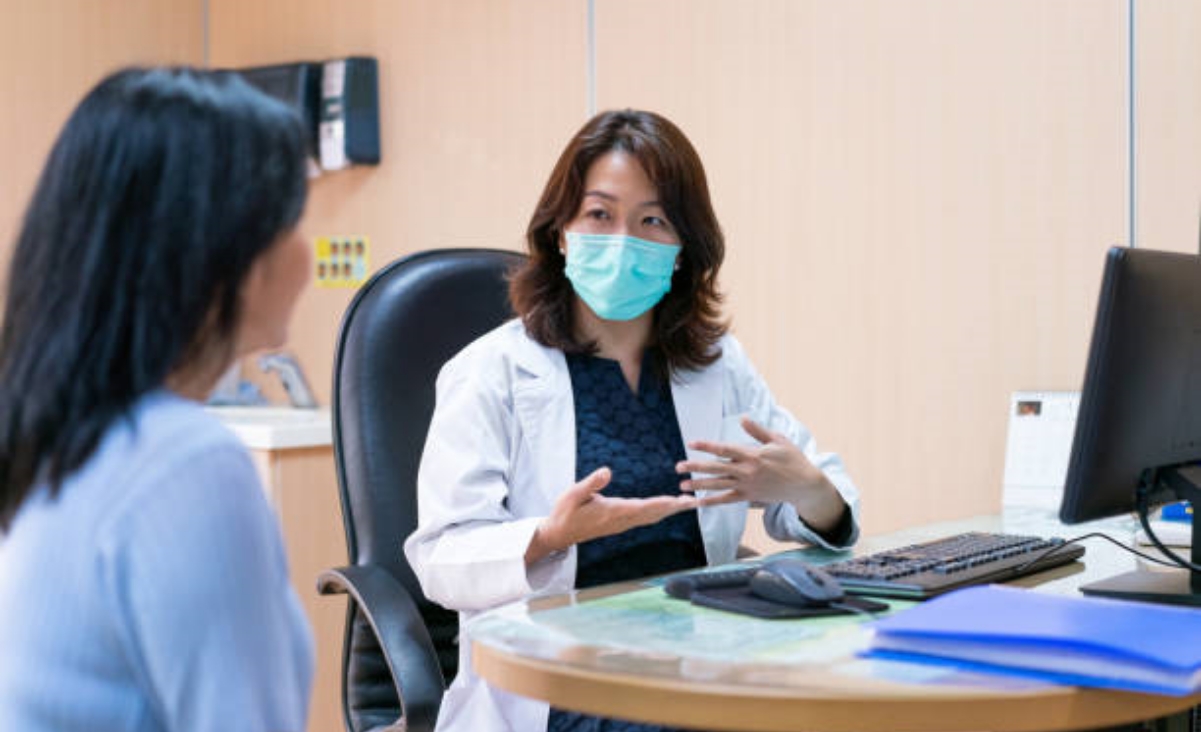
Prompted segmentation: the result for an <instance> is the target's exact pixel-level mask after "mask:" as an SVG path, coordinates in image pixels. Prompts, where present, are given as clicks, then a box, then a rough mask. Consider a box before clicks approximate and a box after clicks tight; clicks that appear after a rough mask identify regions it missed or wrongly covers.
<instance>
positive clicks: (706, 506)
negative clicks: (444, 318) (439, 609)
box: [405, 110, 858, 732]
mask: <svg viewBox="0 0 1201 732" xmlns="http://www.w3.org/2000/svg"><path fill="white" fill-rule="evenodd" d="M526 237H527V241H528V245H529V253H530V258H529V260H528V262H527V263H526V264H525V265H524V266H523V267H522V268H521V269H520V270H519V271H517V272H516V273H515V274H514V276H513V280H512V283H511V288H510V298H511V300H512V303H513V306H514V310H515V311H516V312H517V314H518V315H519V316H520V318H519V319H517V320H513V321H510V322H509V323H507V324H505V325H503V326H501V327H500V328H497V329H496V330H494V331H492V332H491V333H488V334H487V335H485V336H483V337H482V338H480V339H479V340H477V341H476V342H474V343H472V344H471V345H469V346H468V347H467V348H465V349H464V350H463V351H462V352H461V353H459V354H458V355H457V356H455V358H453V359H451V361H449V362H448V363H447V364H446V366H445V367H444V368H443V369H442V372H441V374H440V375H439V378H438V384H437V406H436V408H435V410H434V416H433V421H432V423H431V425H430V431H429V437H428V440H427V443H426V446H425V452H424V455H423V458H422V463H421V469H420V473H419V477H418V501H419V514H420V519H419V525H418V528H417V530H416V531H415V532H414V533H413V534H412V535H411V536H410V537H409V538H408V540H407V541H406V543H405V552H406V554H407V556H408V559H409V562H410V563H411V565H412V566H413V569H414V570H415V571H416V573H417V576H418V578H419V579H420V581H421V585H422V588H423V589H424V591H425V594H426V595H427V596H428V597H429V598H430V599H431V600H433V601H434V602H437V603H439V604H441V605H444V606H446V607H448V608H452V609H456V610H459V611H460V612H461V620H462V621H466V620H468V619H469V618H471V617H472V616H473V615H474V614H475V613H476V612H478V611H481V610H485V609H487V608H492V607H495V606H497V605H500V604H502V603H506V602H510V601H513V600H517V599H520V598H522V597H525V596H527V595H530V594H532V593H554V592H566V591H569V590H572V589H577V588H584V587H589V586H593V585H598V584H604V583H607V582H615V581H619V580H629V579H635V578H639V577H645V576H649V575H652V574H660V573H664V572H670V571H675V570H682V569H689V568H692V567H698V566H703V565H705V564H711V565H714V564H722V563H725V562H730V561H732V560H733V559H734V557H735V551H736V549H737V547H738V542H739V539H740V537H741V535H742V530H743V526H744V524H745V520H746V513H747V505H748V503H749V502H755V503H757V504H762V505H764V506H765V508H766V510H765V512H764V523H765V526H766V529H767V531H768V533H769V535H771V536H772V537H773V538H776V539H779V540H796V541H803V542H810V543H814V544H818V545H821V546H825V547H845V546H848V545H850V544H851V543H853V542H854V541H855V538H856V536H857V534H858V522H857V515H858V492H857V490H856V489H855V486H854V484H853V483H852V482H851V479H850V478H849V477H848V476H847V474H846V472H845V471H844V469H843V466H842V462H841V461H840V460H839V458H838V457H837V456H836V455H833V454H830V453H819V452H818V451H817V446H816V444H815V442H814V439H813V436H812V435H811V434H810V433H809V431H808V430H807V429H806V428H805V427H804V426H803V425H802V424H800V423H799V422H798V421H797V420H796V419H794V418H793V417H792V415H790V414H789V413H788V412H787V411H785V410H784V409H783V408H781V407H780V406H779V405H777V404H776V402H775V400H774V399H773V398H772V395H771V392H770V391H769V390H768V388H767V385H766V384H765V383H764V382H763V380H762V378H760V376H759V375H758V373H756V371H755V370H754V368H753V367H752V366H751V363H750V361H749V360H748V359H747V356H746V354H745V353H744V352H743V350H742V348H741V346H739V344H738V342H737V341H736V340H734V338H733V337H732V336H730V335H729V334H728V333H727V332H726V330H727V325H726V323H725V322H724V321H722V320H721V319H720V317H719V316H720V311H719V304H720V300H721V295H720V293H719V292H718V289H717V276H718V270H719V268H720V266H721V262H722V257H723V254H724V242H723V238H722V234H721V229H720V227H719V226H718V223H717V219H716V217H715V216H714V213H713V208H712V205H711V204H710V201H709V191H708V185H707V183H706V180H705V173H704V169H703V167H702V166H701V162H700V159H699V157H698V156H697V154H696V151H695V150H694V149H693V147H692V145H691V144H690V143H689V142H688V140H687V138H685V137H684V135H683V133H681V132H680V130H679V129H678V128H677V127H676V126H675V125H673V124H672V123H671V122H669V121H668V120H666V119H664V118H663V117H660V116H658V115H656V114H653V113H650V112H641V111H632V110H625V111H617V112H605V113H602V114H600V115H598V116H596V117H594V118H593V119H592V120H590V121H589V122H588V123H587V124H585V125H584V127H583V128H582V129H581V130H580V131H579V132H578V133H577V134H576V135H575V137H574V138H573V139H572V140H571V142H570V143H569V144H568V145H567V148H566V149H565V150H564V151H563V154H562V155H561V156H560V158H559V161H558V163H557V164H556V166H555V169H554V171H553V172H552V173H551V176H550V180H549V181H548V182H547V185H546V188H545V190H544V191H543V193H542V197H541V199H540V200H539V202H538V205H537V208H536V209H535V211H534V214H533V217H532V218H531V220H530V224H529V228H528V230H527V233H526ZM470 656H471V645H470V642H469V639H467V638H466V637H464V638H463V640H462V642H461V645H460V665H459V674H458V676H457V677H456V678H455V680H454V682H453V683H452V684H451V687H450V689H449V690H448V691H447V694H446V696H445V698H444V700H443V704H442V709H441V713H440V716H439V720H438V729H439V730H452V729H453V730H470V731H473V732H474V731H475V730H501V729H504V730H514V731H515V732H517V731H520V732H525V731H526V730H543V729H550V730H584V729H587V730H635V729H637V730H646V729H654V728H651V727H647V726H645V725H636V724H631V723H628V722H621V721H617V720H608V719H600V718H594V717H587V716H584V715H578V714H574V713H569V712H566V711H562V710H555V709H548V706H547V705H546V704H545V703H541V702H537V701H533V700H529V699H525V698H521V697H517V696H514V695H511V694H508V693H506V692H504V691H501V690H499V689H495V688H492V687H490V686H488V685H487V684H486V683H485V682H484V681H482V680H481V679H479V678H478V677H477V676H476V675H475V674H474V673H473V671H472V668H471V657H470Z"/></svg>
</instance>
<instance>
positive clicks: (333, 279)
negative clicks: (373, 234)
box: [313, 236, 371, 288]
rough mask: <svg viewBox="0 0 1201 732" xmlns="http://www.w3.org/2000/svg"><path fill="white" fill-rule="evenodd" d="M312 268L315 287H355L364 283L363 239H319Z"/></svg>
mask: <svg viewBox="0 0 1201 732" xmlns="http://www.w3.org/2000/svg"><path fill="white" fill-rule="evenodd" d="M313 244H314V247H315V249H316V252H315V253H316V257H314V264H313V266H314V267H315V268H316V271H315V272H314V277H315V278H316V280H317V286H318V287H326V288H339V287H358V286H359V285H361V284H363V283H364V282H366V281H367V263H368V253H369V251H370V249H371V247H370V242H369V241H368V239H367V237H365V236H319V237H317V239H316V241H315V242H314V243H313Z"/></svg>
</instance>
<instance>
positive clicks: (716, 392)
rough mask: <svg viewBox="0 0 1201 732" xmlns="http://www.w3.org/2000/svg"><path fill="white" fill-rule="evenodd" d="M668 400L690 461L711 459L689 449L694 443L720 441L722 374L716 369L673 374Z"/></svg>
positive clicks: (712, 367) (710, 368) (705, 454)
mask: <svg viewBox="0 0 1201 732" xmlns="http://www.w3.org/2000/svg"><path fill="white" fill-rule="evenodd" d="M671 398H672V401H673V402H674V403H675V406H676V418H677V419H678V420H679V422H680V434H681V435H682V436H683V438H684V446H685V449H686V450H687V452H688V459H690V460H698V459H699V460H706V459H709V458H710V457H711V456H710V455H708V454H707V453H702V452H697V451H695V450H693V449H691V448H689V447H688V443H690V442H692V441H693V440H718V439H720V438H721V424H722V423H721V417H722V403H721V401H722V374H721V369H720V368H718V367H717V366H711V367H709V368H704V369H700V370H699V371H685V372H680V373H677V374H675V375H673V378H672V382H671Z"/></svg>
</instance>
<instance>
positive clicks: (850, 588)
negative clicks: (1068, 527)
mask: <svg viewBox="0 0 1201 732" xmlns="http://www.w3.org/2000/svg"><path fill="white" fill-rule="evenodd" d="M1053 547H1061V548H1060V549H1059V550H1058V551H1054V552H1051V553H1050V554H1049V555H1047V556H1043V557H1041V558H1039V559H1038V560H1037V561H1035V562H1033V563H1031V560H1033V559H1034V558H1035V557H1038V556H1039V555H1041V554H1042V553H1043V552H1046V551H1047V550H1049V549H1051V548H1053ZM1083 555H1084V547H1082V546H1079V545H1076V544H1065V543H1064V541H1063V539H1058V538H1051V539H1047V538H1042V537H1038V536H1019V535H1016V534H991V533H983V532H970V533H964V534H955V535H954V536H948V537H946V538H943V539H935V540H933V541H927V542H923V543H921V544H911V545H910V546H904V547H901V548H899V549H889V550H887V551H882V552H877V553H875V554H869V555H866V556H862V557H855V558H854V559H848V560H845V561H842V562H834V563H833V564H826V565H823V567H822V569H825V570H826V571H827V572H829V573H830V574H832V575H834V577H836V578H837V579H838V581H839V582H840V583H842V586H843V588H844V589H846V591H847V592H850V593H852V594H856V595H874V596H878V597H899V598H906V599H913V600H921V599H925V598H927V597H933V596H935V595H939V594H942V593H943V592H947V591H949V590H953V589H955V588H956V587H964V586H966V585H979V584H987V583H989V582H1005V581H1006V580H1011V579H1014V578H1017V577H1022V576H1025V575H1028V574H1034V573H1035V572H1041V571H1043V570H1044V569H1050V568H1051V567H1057V566H1059V565H1061V564H1067V563H1068V562H1073V561H1075V560H1077V559H1079V558H1080V557H1081V556H1083ZM1028 563H1029V564H1028ZM1027 564H1028V566H1027Z"/></svg>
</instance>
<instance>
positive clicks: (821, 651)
mask: <svg viewBox="0 0 1201 732" xmlns="http://www.w3.org/2000/svg"><path fill="white" fill-rule="evenodd" d="M890 604H891V605H892V607H893V611H896V610H898V609H900V608H902V607H909V606H910V605H912V603H910V602H903V601H894V602H891V603H890ZM481 620H487V619H486V618H481ZM862 623H863V619H862V618H859V617H857V616H855V615H835V616H826V617H818V618H794V619H787V620H763V619H759V618H752V617H747V616H742V615H735V614H733V613H728V612H724V611H721V610H714V609H710V608H705V607H700V606H697V605H693V604H691V603H688V602H685V601H683V600H677V599H674V598H671V597H669V596H668V595H666V594H665V593H664V591H663V589H662V587H658V586H653V587H647V588H646V589H641V590H635V591H633V592H627V593H623V594H619V595H611V596H609V597H603V598H599V599H595V600H588V601H587V602H582V603H579V604H576V605H566V606H563V607H557V608H551V609H547V610H540V611H534V612H531V613H529V615H528V618H527V619H526V620H525V622H524V624H525V625H527V626H531V627H527V629H526V632H528V633H529V634H530V635H531V639H533V637H535V636H536V637H537V638H538V639H539V640H540V641H542V642H546V641H547V640H548V637H547V636H548V635H550V634H549V633H548V632H547V631H548V629H549V630H553V634H554V636H557V637H558V638H560V639H561V640H562V641H563V643H564V644H572V645H574V644H580V645H589V646H603V647H605V648H612V649H614V650H618V649H621V650H627V651H632V652H635V653H637V654H641V655H660V654H666V655H671V656H677V657H682V658H712V659H715V660H717V659H720V660H723V661H726V662H729V661H735V662H752V663H753V662H773V661H776V662H797V661H804V662H817V661H823V660H826V659H832V658H837V657H845V656H846V655H848V654H852V653H854V651H855V650H857V649H858V648H860V647H861V646H862V645H863V643H864V638H865V633H864V631H863V628H862ZM535 625H536V626H538V627H537V628H535V627H532V626H535ZM507 630H508V631H509V632H511V633H515V634H517V635H524V633H523V632H522V631H521V630H520V624H512V625H510V626H509V627H507Z"/></svg>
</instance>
